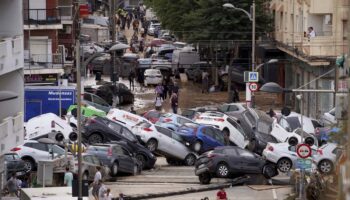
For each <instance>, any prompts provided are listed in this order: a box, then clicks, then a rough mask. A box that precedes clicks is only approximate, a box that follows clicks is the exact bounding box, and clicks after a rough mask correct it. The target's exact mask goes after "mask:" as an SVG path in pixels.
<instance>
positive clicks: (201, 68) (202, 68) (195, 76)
mask: <svg viewBox="0 0 350 200" xmlns="http://www.w3.org/2000/svg"><path fill="white" fill-rule="evenodd" d="M211 66H212V64H211V63H208V62H205V61H202V62H195V63H193V64H192V65H191V66H190V67H189V68H187V69H186V70H185V73H186V75H187V78H188V80H193V81H194V82H201V81H202V74H203V72H209V70H210V69H211Z"/></svg>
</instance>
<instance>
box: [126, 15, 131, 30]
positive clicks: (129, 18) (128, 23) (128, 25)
mask: <svg viewBox="0 0 350 200" xmlns="http://www.w3.org/2000/svg"><path fill="white" fill-rule="evenodd" d="M131 21H132V19H131V17H130V15H127V16H126V26H127V27H128V30H130V25H131Z"/></svg>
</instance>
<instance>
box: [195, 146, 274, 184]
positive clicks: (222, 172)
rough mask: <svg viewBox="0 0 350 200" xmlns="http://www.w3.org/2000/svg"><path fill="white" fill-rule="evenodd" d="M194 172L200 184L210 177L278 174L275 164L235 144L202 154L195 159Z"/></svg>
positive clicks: (267, 176)
mask: <svg viewBox="0 0 350 200" xmlns="http://www.w3.org/2000/svg"><path fill="white" fill-rule="evenodd" d="M195 174H196V175H197V176H198V177H199V181H200V183H201V184H209V183H210V180H211V178H214V177H215V178H235V177H239V176H243V175H245V174H263V175H264V176H265V177H266V178H271V177H274V176H276V175H278V171H277V168H276V166H275V164H272V163H269V162H268V161H266V160H264V159H263V158H261V157H260V156H258V155H256V154H254V153H252V152H250V151H247V150H245V149H241V148H240V147H236V146H224V147H217V148H215V149H214V150H213V151H209V152H206V153H204V154H202V155H201V156H200V157H199V158H198V159H197V161H196V164H195Z"/></svg>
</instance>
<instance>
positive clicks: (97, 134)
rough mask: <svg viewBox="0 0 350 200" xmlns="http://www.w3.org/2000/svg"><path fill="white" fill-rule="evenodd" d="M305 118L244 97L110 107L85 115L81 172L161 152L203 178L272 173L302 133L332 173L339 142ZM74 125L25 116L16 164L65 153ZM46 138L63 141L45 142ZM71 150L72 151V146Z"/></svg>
mask: <svg viewBox="0 0 350 200" xmlns="http://www.w3.org/2000/svg"><path fill="white" fill-rule="evenodd" d="M71 112H73V111H71ZM300 120H301V116H300V114H298V113H293V112H292V113H290V114H289V115H288V116H285V115H281V114H277V116H274V117H270V116H269V115H268V114H267V113H265V112H263V111H261V110H257V109H252V108H247V107H246V106H245V105H244V104H242V103H231V104H222V105H218V106H210V107H198V108H192V109H188V110H184V111H183V112H182V115H178V114H174V113H161V112H159V111H156V110H150V111H147V112H146V113H143V114H142V115H137V114H133V113H130V112H127V111H125V110H121V109H116V108H112V109H109V110H108V112H107V113H106V114H105V115H94V116H93V115H90V116H86V117H85V118H84V120H83V124H82V127H83V129H82V139H83V143H84V149H85V152H84V154H83V161H84V166H85V167H84V170H83V174H84V177H85V178H86V179H91V178H92V174H93V173H94V172H93V168H94V167H91V166H101V167H103V169H104V173H105V174H106V176H107V177H115V176H117V175H118V174H119V173H127V174H131V175H136V174H138V173H140V172H141V170H143V169H151V168H153V167H154V165H155V163H156V161H157V156H163V157H165V158H166V161H167V162H168V164H169V165H186V166H195V174H196V175H197V176H198V177H199V181H200V182H201V183H202V184H209V183H210V181H211V179H212V178H215V177H218V178H230V177H236V176H240V175H243V174H262V175H263V176H265V177H266V178H271V177H274V176H276V175H278V173H279V172H282V173H286V172H288V171H290V170H292V169H293V168H295V167H296V162H297V156H296V150H295V148H296V147H295V146H290V145H289V144H288V139H289V138H291V137H293V138H296V140H298V142H300V141H301V138H302V136H304V137H313V138H314V140H315V141H316V142H315V144H314V145H313V146H311V149H312V156H311V159H312V160H313V162H314V163H315V166H316V168H317V169H318V170H319V171H320V172H322V173H327V174H328V173H332V171H333V170H334V166H335V162H336V157H337V152H338V150H340V149H341V148H340V147H338V145H337V144H334V143H326V144H324V143H321V144H320V143H318V141H317V137H316V135H315V132H316V130H318V128H319V127H320V126H321V125H320V124H319V123H318V121H317V120H314V119H310V118H307V117H304V119H303V121H304V127H303V130H302V129H301V125H300V124H301V122H300ZM75 127H76V126H73V124H72V123H71V121H70V119H62V118H61V117H58V116H56V115H55V114H52V113H47V114H44V115H41V116H38V117H35V118H32V119H30V120H29V121H28V122H27V123H26V138H25V139H26V140H25V143H24V144H23V145H21V146H18V147H14V148H13V149H12V154H9V159H10V157H11V156H12V157H11V159H13V160H14V161H13V162H12V163H15V161H16V160H19V159H18V158H21V160H22V161H20V162H18V165H16V166H18V167H16V169H17V168H18V173H23V172H21V171H24V172H25V173H28V172H30V171H33V170H35V169H36V168H37V163H38V161H40V160H47V159H56V158H62V157H63V156H64V155H66V154H67V152H66V151H65V149H64V148H62V147H64V146H63V145H62V141H65V142H69V141H70V142H73V141H74V140H76V137H77V136H76V133H75ZM43 138H51V139H53V140H57V141H58V142H57V144H46V143H41V142H40V140H41V139H43ZM68 154H69V155H70V156H73V157H74V152H72V153H71V154H70V153H68ZM11 159H10V160H11ZM72 163H73V164H72V165H71V169H72V171H73V172H75V173H76V172H77V168H76V165H74V162H73V161H72ZM89 166H90V167H89Z"/></svg>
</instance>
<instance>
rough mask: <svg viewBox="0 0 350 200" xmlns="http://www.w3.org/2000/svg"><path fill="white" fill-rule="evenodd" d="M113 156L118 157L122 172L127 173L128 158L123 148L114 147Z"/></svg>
mask: <svg viewBox="0 0 350 200" xmlns="http://www.w3.org/2000/svg"><path fill="white" fill-rule="evenodd" d="M113 154H114V155H117V157H118V162H119V166H118V167H119V169H120V171H125V170H126V169H127V158H126V157H125V155H124V152H123V148H122V147H121V146H120V145H116V146H114V147H113Z"/></svg>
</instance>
